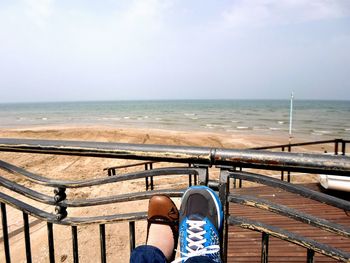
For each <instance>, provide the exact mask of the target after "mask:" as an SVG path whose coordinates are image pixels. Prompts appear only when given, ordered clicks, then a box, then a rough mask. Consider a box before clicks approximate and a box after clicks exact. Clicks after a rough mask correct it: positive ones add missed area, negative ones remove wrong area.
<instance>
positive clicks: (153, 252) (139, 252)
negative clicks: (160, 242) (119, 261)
mask: <svg viewBox="0 0 350 263" xmlns="http://www.w3.org/2000/svg"><path fill="white" fill-rule="evenodd" d="M166 262H167V260H166V258H165V256H164V254H163V252H162V251H160V249H159V248H156V247H154V246H148V245H143V246H138V247H137V248H135V249H134V250H133V251H132V253H131V256H130V263H166Z"/></svg>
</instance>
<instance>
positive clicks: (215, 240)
mask: <svg viewBox="0 0 350 263" xmlns="http://www.w3.org/2000/svg"><path fill="white" fill-rule="evenodd" d="M222 224H223V210H222V205H221V202H220V200H219V198H218V196H217V195H216V194H215V192H214V191H213V190H211V189H210V188H209V187H206V186H192V187H190V188H189V189H188V190H187V191H186V192H185V193H184V195H183V197H182V200H181V208H180V253H181V256H182V258H181V259H179V260H177V261H175V262H180V261H182V262H185V261H186V260H187V259H188V258H190V257H193V256H206V257H209V258H210V259H212V260H213V261H214V262H218V263H221V262H222V261H221V258H220V238H219V237H220V235H219V231H220V230H221V228H222Z"/></svg>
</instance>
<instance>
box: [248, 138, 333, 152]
mask: <svg viewBox="0 0 350 263" xmlns="http://www.w3.org/2000/svg"><path fill="white" fill-rule="evenodd" d="M334 141H335V140H324V141H313V142H301V143H288V144H280V145H273V146H262V147H254V148H250V149H251V150H272V149H278V148H282V151H284V150H283V148H284V147H288V146H289V145H290V146H292V147H297V146H307V145H317V144H326V143H334Z"/></svg>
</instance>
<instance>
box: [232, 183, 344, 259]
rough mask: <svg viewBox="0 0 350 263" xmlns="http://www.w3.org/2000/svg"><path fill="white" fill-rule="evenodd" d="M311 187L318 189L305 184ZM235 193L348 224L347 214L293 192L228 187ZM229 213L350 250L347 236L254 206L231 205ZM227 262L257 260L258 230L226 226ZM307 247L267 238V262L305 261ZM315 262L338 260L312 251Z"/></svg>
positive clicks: (258, 251) (258, 257) (259, 255)
mask: <svg viewBox="0 0 350 263" xmlns="http://www.w3.org/2000/svg"><path fill="white" fill-rule="evenodd" d="M304 186H307V187H309V188H311V189H313V190H320V189H319V187H318V186H317V185H316V184H308V185H304ZM230 192H232V193H234V194H242V195H252V196H255V197H258V198H263V199H266V200H269V201H271V202H274V203H277V204H281V205H286V206H288V207H290V208H293V209H297V210H299V211H302V212H304V213H307V214H310V215H313V216H316V217H320V218H323V219H326V220H329V221H331V222H333V223H337V224H340V225H344V226H347V227H350V213H349V211H348V212H345V211H344V210H342V209H338V208H335V207H332V206H329V205H326V204H323V203H319V202H316V201H313V200H310V199H307V198H304V197H301V196H299V195H296V194H292V193H288V192H285V191H283V190H280V189H274V188H271V187H267V186H258V187H249V188H248V187H247V188H240V189H231V190H230ZM229 213H230V214H231V215H235V216H240V217H245V218H248V219H252V220H257V221H261V222H264V223H266V224H269V225H272V226H277V227H280V228H283V229H285V230H288V231H290V232H293V233H296V234H299V235H302V236H304V237H307V238H311V239H314V240H316V241H318V242H321V243H324V244H327V245H329V246H332V247H335V248H337V249H341V250H343V251H345V252H350V239H349V238H346V237H342V236H338V235H336V234H333V233H330V232H328V231H324V230H321V229H319V228H316V227H313V226H310V225H308V224H305V223H301V222H298V221H295V220H293V219H290V218H287V217H284V216H280V215H277V214H274V213H271V212H268V211H263V210H260V209H258V208H254V207H247V206H243V205H238V204H230V206H229ZM228 232H229V233H228V254H227V262H260V260H261V233H257V232H253V231H251V230H246V229H241V228H239V227H235V226H230V227H229V229H228ZM306 257H307V250H306V249H305V248H302V247H299V246H297V245H294V244H291V243H288V242H286V241H283V240H279V239H277V238H273V237H270V240H269V262H306ZM314 261H315V262H337V261H335V260H333V259H331V258H329V257H326V256H323V255H321V254H317V253H316V254H315V257H314Z"/></svg>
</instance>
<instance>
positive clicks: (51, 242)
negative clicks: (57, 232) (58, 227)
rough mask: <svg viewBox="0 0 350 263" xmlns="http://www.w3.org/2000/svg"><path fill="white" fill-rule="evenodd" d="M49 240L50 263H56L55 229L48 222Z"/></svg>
mask: <svg viewBox="0 0 350 263" xmlns="http://www.w3.org/2000/svg"><path fill="white" fill-rule="evenodd" d="M47 239H48V245H49V259H50V263H55V246H54V240H53V227H52V223H50V222H47Z"/></svg>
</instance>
